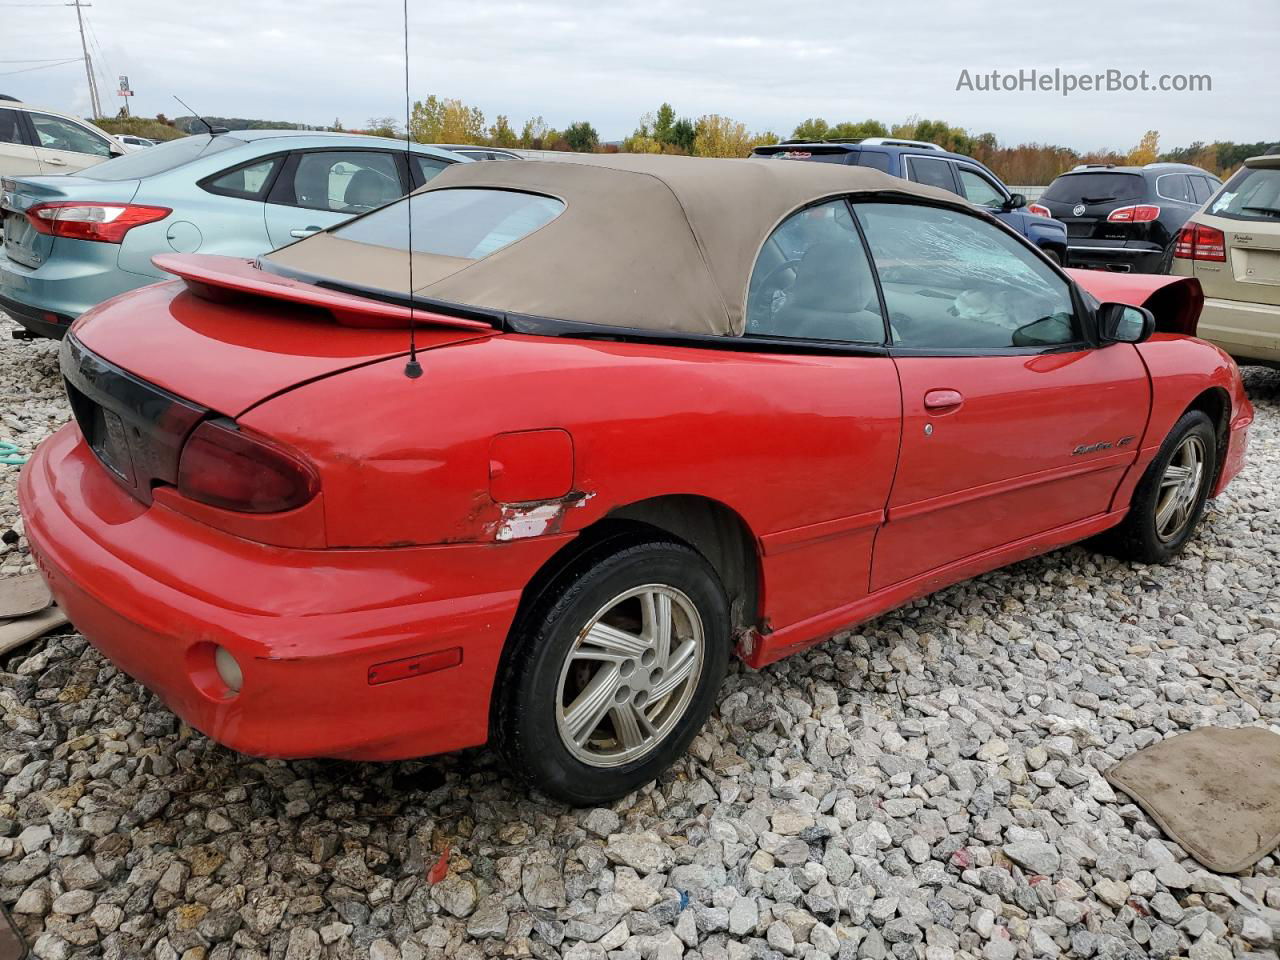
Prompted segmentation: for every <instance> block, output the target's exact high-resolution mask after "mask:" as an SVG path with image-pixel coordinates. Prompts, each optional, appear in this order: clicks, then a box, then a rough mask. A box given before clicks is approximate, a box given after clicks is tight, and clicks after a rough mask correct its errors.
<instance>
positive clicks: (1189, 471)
mask: <svg viewBox="0 0 1280 960" xmlns="http://www.w3.org/2000/svg"><path fill="white" fill-rule="evenodd" d="M1216 451H1217V435H1216V434H1215V432H1214V429H1213V422H1212V421H1211V420H1210V419H1209V417H1208V416H1207V415H1206V414H1205V413H1203V412H1202V411H1200V410H1189V411H1188V412H1186V413H1184V414H1183V415H1182V417H1181V419H1179V420H1178V422H1177V423H1176V424H1174V427H1173V429H1172V430H1170V431H1169V436H1168V437H1167V438H1165V442H1164V446H1162V447H1161V448H1160V453H1159V454H1157V456H1156V458H1155V460H1153V461H1152V462H1151V465H1150V466H1149V467H1147V472H1146V473H1145V474H1143V476H1142V480H1141V481H1140V482H1139V484H1138V489H1137V490H1136V491H1135V492H1134V495H1133V504H1132V506H1131V507H1130V508H1129V514H1128V516H1126V517H1125V519H1124V521H1123V522H1122V523H1121V524H1120V526H1118V527H1117V528H1116V529H1115V530H1114V531H1113V532H1112V533H1111V534H1110V535H1109V536H1108V537H1107V538H1106V540H1105V541H1104V542H1105V543H1106V545H1107V546H1109V547H1110V548H1111V549H1112V551H1113V552H1114V553H1116V554H1117V555H1118V556H1121V557H1124V558H1126V559H1131V560H1138V561H1140V562H1142V563H1168V562H1169V561H1170V560H1172V559H1173V558H1174V557H1176V556H1177V555H1178V554H1179V553H1181V552H1182V549H1183V548H1184V547H1185V546H1186V545H1187V542H1188V541H1189V540H1190V539H1191V537H1192V536H1193V535H1194V534H1195V531H1196V527H1197V526H1198V525H1199V523H1200V518H1201V516H1203V514H1204V505H1205V502H1206V501H1207V500H1208V499H1209V490H1210V488H1211V487H1212V485H1213V478H1214V475H1215V473H1216V459H1215V453H1216Z"/></svg>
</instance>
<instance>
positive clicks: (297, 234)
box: [289, 227, 323, 240]
mask: <svg viewBox="0 0 1280 960" xmlns="http://www.w3.org/2000/svg"><path fill="white" fill-rule="evenodd" d="M321 229H323V228H321V227H302V228H301V229H298V230H290V231H289V236H291V237H293V238H294V239H295V240H301V239H303V238H304V237H309V236H311V235H312V234H313V233H319V232H320V231H321Z"/></svg>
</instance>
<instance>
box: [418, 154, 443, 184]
mask: <svg viewBox="0 0 1280 960" xmlns="http://www.w3.org/2000/svg"><path fill="white" fill-rule="evenodd" d="M413 159H414V162H415V163H417V165H418V172H419V173H420V174H422V182H423V183H426V182H427V181H428V180H430V179H431V178H432V177H434V176H435V175H436V174H437V173H439V172H440V171H441V170H443V169H444V168H445V167H447V166H449V163H448V161H446V160H441V159H440V158H439V157H419V156H415V157H414V158H413Z"/></svg>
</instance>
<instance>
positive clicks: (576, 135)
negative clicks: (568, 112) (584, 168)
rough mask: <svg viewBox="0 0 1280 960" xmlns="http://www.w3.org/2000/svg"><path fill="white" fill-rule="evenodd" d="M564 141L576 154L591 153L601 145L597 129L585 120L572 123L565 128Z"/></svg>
mask: <svg viewBox="0 0 1280 960" xmlns="http://www.w3.org/2000/svg"><path fill="white" fill-rule="evenodd" d="M564 139H565V141H566V142H567V143H568V144H569V149H570V150H573V151H574V152H575V153H591V152H592V151H594V150H595V148H596V147H598V146H599V145H600V135H599V134H597V133H596V128H595V127H593V126H592V125H591V124H589V123H588V122H587V121H585V120H580V121H578V122H577V123H571V124H569V126H567V127H565V128H564Z"/></svg>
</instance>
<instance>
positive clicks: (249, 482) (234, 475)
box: [178, 420, 320, 513]
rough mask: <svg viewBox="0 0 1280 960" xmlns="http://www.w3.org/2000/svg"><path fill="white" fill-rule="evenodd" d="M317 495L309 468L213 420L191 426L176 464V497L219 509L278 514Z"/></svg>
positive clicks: (260, 440)
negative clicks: (189, 434) (182, 497)
mask: <svg viewBox="0 0 1280 960" xmlns="http://www.w3.org/2000/svg"><path fill="white" fill-rule="evenodd" d="M319 490H320V478H319V477H318V476H316V472H315V470H314V469H312V467H311V466H310V464H308V463H306V462H305V461H303V460H302V459H301V458H299V457H297V456H296V455H294V454H292V453H290V452H288V451H286V450H284V449H283V448H281V447H279V446H277V445H276V444H274V443H272V442H270V441H269V440H266V439H263V438H261V437H256V436H253V435H252V434H248V433H245V432H244V431H241V430H237V429H235V428H234V427H232V426H228V425H225V424H223V423H219V422H218V421H215V420H206V421H204V422H203V423H201V424H200V426H198V427H196V429H195V431H194V432H192V434H191V437H190V439H188V440H187V442H186V445H185V446H183V448H182V459H181V460H180V461H179V463H178V492H179V493H180V494H182V495H183V496H184V497H189V498H191V499H192V500H195V501H197V502H199V503H207V504H209V505H210V506H214V507H221V508H222V509H224V510H237V511H240V512H241V513H279V512H281V511H283V510H293V509H295V508H297V507H300V506H302V505H303V504H304V503H308V502H309V501H310V500H311V499H312V498H314V497H315V495H316V494H317V493H318V492H319Z"/></svg>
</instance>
